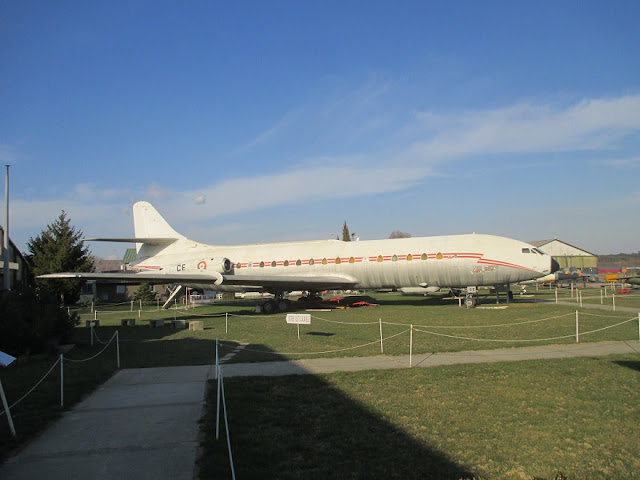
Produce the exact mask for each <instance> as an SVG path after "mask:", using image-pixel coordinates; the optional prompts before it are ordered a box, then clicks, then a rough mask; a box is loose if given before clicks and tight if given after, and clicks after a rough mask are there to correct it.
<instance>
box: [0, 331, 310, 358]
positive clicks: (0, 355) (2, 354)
mask: <svg viewBox="0 0 640 480" xmlns="http://www.w3.org/2000/svg"><path fill="white" fill-rule="evenodd" d="M309 323H311V322H309ZM15 359H16V357H12V356H11V355H9V354H8V353H4V352H0V366H3V367H6V366H7V365H9V364H10V363H12V362H13V361H14V360H15Z"/></svg>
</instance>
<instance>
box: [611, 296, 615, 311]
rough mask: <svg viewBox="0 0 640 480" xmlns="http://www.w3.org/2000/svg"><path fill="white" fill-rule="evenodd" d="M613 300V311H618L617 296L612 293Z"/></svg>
mask: <svg viewBox="0 0 640 480" xmlns="http://www.w3.org/2000/svg"><path fill="white" fill-rule="evenodd" d="M611 298H612V299H613V311H614V312H615V311H616V294H615V293H612V294H611Z"/></svg>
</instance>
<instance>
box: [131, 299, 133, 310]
mask: <svg viewBox="0 0 640 480" xmlns="http://www.w3.org/2000/svg"><path fill="white" fill-rule="evenodd" d="M131 311H132V312H133V300H131Z"/></svg>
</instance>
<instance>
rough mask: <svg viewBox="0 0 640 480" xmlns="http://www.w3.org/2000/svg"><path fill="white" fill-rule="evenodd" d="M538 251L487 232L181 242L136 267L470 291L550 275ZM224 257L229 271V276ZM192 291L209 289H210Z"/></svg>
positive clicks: (363, 285) (218, 287)
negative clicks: (262, 241) (259, 241)
mask: <svg viewBox="0 0 640 480" xmlns="http://www.w3.org/2000/svg"><path fill="white" fill-rule="evenodd" d="M533 248H534V247H532V246H531V245H529V244H527V243H525V242H521V241H518V240H513V239H510V238H505V237H498V236H493V235H481V234H470V235H452V236H437V237H418V238H401V239H387V240H370V241H354V242H343V241H339V240H324V241H308V242H291V243H273V244H255V245H237V246H213V245H206V244H200V243H197V242H193V241H191V240H188V239H186V238H182V239H181V240H179V241H177V242H176V243H174V244H172V245H170V246H168V247H166V248H165V249H163V250H162V251H160V252H158V253H156V254H155V255H153V256H150V257H148V258H141V259H139V261H138V262H137V263H136V264H135V265H131V266H132V267H133V268H137V269H139V270H141V271H143V272H144V271H154V272H158V273H159V272H163V273H166V274H171V275H176V276H177V275H180V274H189V273H208V272H219V273H224V274H225V275H232V276H233V277H235V278H237V279H238V280H240V278H242V277H243V276H251V278H256V277H265V278H266V277H269V278H272V277H275V276H291V275H295V276H298V277H313V276H326V275H331V276H334V277H336V276H337V277H344V278H345V281H349V282H351V283H353V287H354V288H357V289H377V288H402V287H431V286H438V287H451V288H466V287H479V286H494V285H505V284H510V283H517V282H520V281H524V280H530V279H533V278H537V277H540V276H543V275H547V274H549V273H551V271H552V260H551V257H550V256H549V255H546V254H543V253H541V252H539V251H535V250H534V249H533ZM524 252H526V253H524ZM226 259H228V260H229V261H230V263H231V265H230V267H231V268H230V269H228V270H226V271H225V267H224V266H223V265H222V264H223V262H224V261H225V260H226ZM185 285H186V283H185ZM188 286H190V287H193V288H200V289H209V288H211V285H210V284H209V285H204V284H202V285H201V284H197V283H190V284H188ZM215 289H216V290H219V291H225V290H229V291H237V290H238V287H237V286H233V285H225V283H224V282H223V283H221V284H220V285H216V287H215Z"/></svg>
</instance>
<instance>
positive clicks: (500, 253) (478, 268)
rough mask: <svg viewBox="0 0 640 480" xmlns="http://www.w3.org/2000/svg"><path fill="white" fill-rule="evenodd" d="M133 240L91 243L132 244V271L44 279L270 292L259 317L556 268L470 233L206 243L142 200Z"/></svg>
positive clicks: (517, 244)
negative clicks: (326, 297) (320, 295)
mask: <svg viewBox="0 0 640 480" xmlns="http://www.w3.org/2000/svg"><path fill="white" fill-rule="evenodd" d="M133 221H134V235H135V236H134V237H127V238H94V239H87V241H108V242H126V243H135V244H136V251H137V254H138V255H137V259H136V260H135V262H133V263H131V264H130V267H132V268H133V269H134V270H135V272H132V273H127V272H123V273H76V272H61V273H52V274H47V275H40V276H39V277H38V278H44V279H69V278H72V279H85V280H96V281H97V282H103V283H118V284H139V283H142V282H147V283H150V284H164V283H169V284H175V285H177V288H175V289H174V290H173V293H172V294H171V296H170V297H169V299H168V300H167V302H166V303H165V305H164V307H165V308H168V307H169V306H170V303H171V302H172V301H173V298H175V297H176V296H177V294H178V292H180V291H181V290H182V288H185V287H191V288H194V289H198V290H217V291H222V292H224V291H233V292H237V291H263V292H268V293H271V294H273V295H274V298H272V299H268V300H267V301H266V302H265V303H264V304H263V305H262V306H261V308H262V311H263V312H264V313H273V312H275V311H286V310H287V309H288V308H289V307H290V305H289V302H288V300H286V299H285V298H284V296H285V294H286V293H287V292H290V291H294V290H302V291H307V292H310V293H311V294H315V293H317V292H322V291H324V290H336V289H338V290H354V289H358V290H365V289H385V288H391V289H399V288H403V287H421V288H430V287H433V288H435V287H438V288H442V287H449V288H454V289H464V290H465V292H466V298H465V305H466V306H467V308H472V307H474V306H475V305H476V298H475V294H476V293H477V288H478V287H480V286H487V285H489V286H496V287H502V286H505V285H506V286H507V288H508V286H509V285H510V284H512V283H518V282H521V281H524V280H530V279H534V278H538V277H541V276H544V275H548V274H550V273H553V272H555V271H556V270H557V269H558V268H559V266H558V263H557V262H556V261H555V260H553V259H552V258H551V257H550V256H549V255H547V254H546V253H544V252H542V251H541V250H539V249H537V248H535V247H534V246H532V245H529V244H527V243H525V242H521V241H519V240H514V239H511V238H506V237H499V236H493V235H482V234H475V233H474V234H469V235H450V236H434V237H411V238H398V239H386V240H367V241H352V242H344V241H340V240H320V241H299V242H285V243H270V244H249V245H231V246H223V245H206V244H201V243H199V242H196V241H193V240H190V239H188V238H186V237H185V236H183V235H180V234H179V233H177V232H176V231H175V230H174V229H173V228H172V227H171V226H170V225H169V224H168V223H167V221H166V220H165V219H164V218H163V217H162V216H161V215H160V214H159V213H158V211H157V210H156V209H155V208H154V207H153V206H152V205H151V204H150V203H148V202H145V201H141V202H137V203H135V204H134V205H133Z"/></svg>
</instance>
